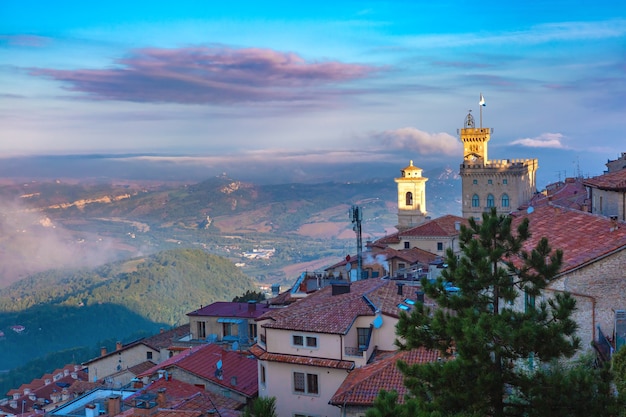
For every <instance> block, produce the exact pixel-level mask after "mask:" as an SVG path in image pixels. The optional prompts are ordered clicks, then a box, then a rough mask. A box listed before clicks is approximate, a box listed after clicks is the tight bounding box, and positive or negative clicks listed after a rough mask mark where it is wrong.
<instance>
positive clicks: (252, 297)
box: [233, 290, 265, 303]
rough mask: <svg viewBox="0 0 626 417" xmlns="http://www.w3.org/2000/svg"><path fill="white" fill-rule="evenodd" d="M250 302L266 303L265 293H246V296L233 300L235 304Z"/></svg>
mask: <svg viewBox="0 0 626 417" xmlns="http://www.w3.org/2000/svg"><path fill="white" fill-rule="evenodd" d="M248 301H257V302H260V301H265V293H263V291H250V290H248V291H246V293H245V294H243V295H240V296H237V297H235V298H233V303H245V302H248Z"/></svg>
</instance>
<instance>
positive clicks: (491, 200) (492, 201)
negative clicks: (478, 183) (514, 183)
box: [487, 180, 495, 207]
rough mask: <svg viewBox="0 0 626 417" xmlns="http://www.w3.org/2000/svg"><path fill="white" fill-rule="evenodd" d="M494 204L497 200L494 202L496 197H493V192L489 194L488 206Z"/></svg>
mask: <svg viewBox="0 0 626 417" xmlns="http://www.w3.org/2000/svg"><path fill="white" fill-rule="evenodd" d="M489 181H491V180H489ZM493 206H495V202H494V199H493V194H489V195H488V196H487V207H493Z"/></svg>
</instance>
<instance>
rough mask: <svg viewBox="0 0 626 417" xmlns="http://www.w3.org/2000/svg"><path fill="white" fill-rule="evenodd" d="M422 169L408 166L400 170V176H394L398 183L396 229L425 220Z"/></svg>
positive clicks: (411, 225) (424, 179)
mask: <svg viewBox="0 0 626 417" xmlns="http://www.w3.org/2000/svg"><path fill="white" fill-rule="evenodd" d="M422 171H423V170H422V169H421V168H418V167H416V166H413V161H411V162H410V163H409V166H407V167H405V168H402V169H401V170H400V173H401V176H400V177H399V178H395V179H394V181H395V182H396V183H397V184H398V225H397V226H396V228H397V229H398V230H406V229H410V228H412V227H415V226H417V225H419V224H421V223H423V222H424V221H425V220H426V181H428V178H424V177H422Z"/></svg>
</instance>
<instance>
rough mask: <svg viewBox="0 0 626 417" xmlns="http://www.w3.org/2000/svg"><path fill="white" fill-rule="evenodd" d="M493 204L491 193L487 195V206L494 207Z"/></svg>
mask: <svg viewBox="0 0 626 417" xmlns="http://www.w3.org/2000/svg"><path fill="white" fill-rule="evenodd" d="M494 206H495V202H494V199H493V194H489V195H488V196H487V207H494Z"/></svg>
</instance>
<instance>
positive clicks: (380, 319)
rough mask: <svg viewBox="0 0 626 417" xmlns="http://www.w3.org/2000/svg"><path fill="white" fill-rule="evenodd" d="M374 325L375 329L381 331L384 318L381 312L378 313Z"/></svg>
mask: <svg viewBox="0 0 626 417" xmlns="http://www.w3.org/2000/svg"><path fill="white" fill-rule="evenodd" d="M372 325H373V326H374V328H375V329H380V326H382V325H383V316H381V314H380V312H379V313H376V318H375V319H374V321H373V322H372Z"/></svg>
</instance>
